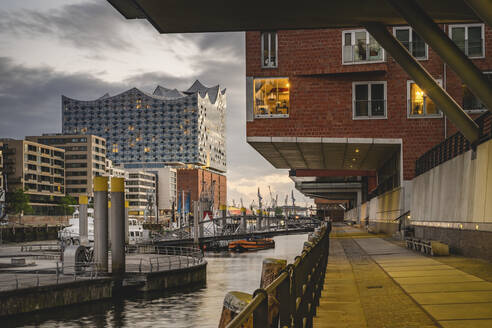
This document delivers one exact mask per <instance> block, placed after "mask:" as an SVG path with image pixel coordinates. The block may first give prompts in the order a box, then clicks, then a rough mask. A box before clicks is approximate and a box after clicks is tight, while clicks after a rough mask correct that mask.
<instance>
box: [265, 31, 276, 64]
mask: <svg viewBox="0 0 492 328" xmlns="http://www.w3.org/2000/svg"><path fill="white" fill-rule="evenodd" d="M277 45H278V43H277V32H263V33H261V67H270V68H274V67H277Z"/></svg>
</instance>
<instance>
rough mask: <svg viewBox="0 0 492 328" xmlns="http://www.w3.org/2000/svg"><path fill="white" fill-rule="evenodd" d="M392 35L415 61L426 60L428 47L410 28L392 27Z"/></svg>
mask: <svg viewBox="0 0 492 328" xmlns="http://www.w3.org/2000/svg"><path fill="white" fill-rule="evenodd" d="M393 34H394V35H395V37H396V38H397V39H398V41H400V42H401V43H402V44H403V45H404V46H405V48H407V49H408V51H409V52H410V53H411V54H412V56H414V57H415V58H417V59H427V53H428V47H427V44H425V42H424V40H422V38H421V37H420V36H419V35H418V34H417V33H416V32H415V31H414V30H413V29H412V28H411V27H408V26H407V27H394V28H393Z"/></svg>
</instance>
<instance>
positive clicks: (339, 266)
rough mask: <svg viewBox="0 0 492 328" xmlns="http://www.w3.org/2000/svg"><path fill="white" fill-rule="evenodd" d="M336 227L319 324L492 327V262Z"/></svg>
mask: <svg viewBox="0 0 492 328" xmlns="http://www.w3.org/2000/svg"><path fill="white" fill-rule="evenodd" d="M334 230H335V234H334V235H335V236H337V237H339V238H337V237H335V238H332V240H331V245H330V257H329V263H328V267H327V274H326V279H325V289H324V290H323V293H322V298H321V300H320V307H319V309H318V314H317V317H316V318H315V321H314V326H315V327H374V328H376V327H377V328H383V327H384V328H390V327H395V328H396V327H398V328H404V327H408V328H411V327H415V328H417V327H419V328H421V327H422V328H426V327H444V328H447V327H449V328H458V327H460V328H465V327H470V328H481V327H492V284H491V283H490V282H489V281H491V280H492V264H491V263H488V262H485V261H482V260H477V259H469V258H463V257H456V256H450V257H446V258H431V257H427V256H423V255H421V254H419V253H415V252H411V251H409V250H406V249H404V248H402V247H399V246H397V245H395V243H390V242H387V241H384V240H382V239H380V238H374V236H373V235H372V236H371V235H367V237H368V238H365V237H364V234H363V233H361V232H360V231H359V233H357V231H356V230H357V229H355V228H352V227H349V228H347V227H334ZM344 233H346V234H347V235H349V236H347V237H348V238H344V237H343V234H344ZM340 237H341V238H340ZM369 237H370V238H369Z"/></svg>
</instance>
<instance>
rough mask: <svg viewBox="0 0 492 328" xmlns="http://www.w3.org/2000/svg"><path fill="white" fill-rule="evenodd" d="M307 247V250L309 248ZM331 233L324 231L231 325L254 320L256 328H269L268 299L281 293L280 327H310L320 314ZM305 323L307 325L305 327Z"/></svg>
mask: <svg viewBox="0 0 492 328" xmlns="http://www.w3.org/2000/svg"><path fill="white" fill-rule="evenodd" d="M305 247H306V246H305ZM328 249H329V233H327V232H326V229H324V228H323V230H322V232H321V236H320V238H319V239H318V241H317V242H314V243H313V245H312V246H308V247H307V249H304V250H303V251H302V255H300V256H297V257H296V259H295V261H294V263H292V264H289V265H288V266H287V268H286V269H285V270H283V272H281V273H280V275H279V276H278V277H277V278H276V279H275V280H274V281H272V282H271V283H270V284H269V285H268V286H266V287H265V288H260V289H257V290H256V291H255V292H254V294H253V298H252V300H251V302H249V303H248V304H247V305H246V306H245V307H244V308H243V309H242V310H241V311H240V312H239V313H238V314H237V315H236V316H235V317H234V318H233V319H232V321H231V322H229V324H228V325H227V328H239V327H241V325H243V324H244V323H246V321H248V320H249V318H250V317H251V316H253V328H259V327H262V328H263V327H269V323H268V310H269V305H268V295H269V294H273V293H277V301H278V302H279V326H280V327H302V326H306V327H309V326H311V325H312V318H313V316H314V315H315V314H316V307H317V306H318V305H319V298H320V296H321V290H322V288H323V282H324V276H325V271H326V265H327V261H328ZM303 322H304V323H305V324H303Z"/></svg>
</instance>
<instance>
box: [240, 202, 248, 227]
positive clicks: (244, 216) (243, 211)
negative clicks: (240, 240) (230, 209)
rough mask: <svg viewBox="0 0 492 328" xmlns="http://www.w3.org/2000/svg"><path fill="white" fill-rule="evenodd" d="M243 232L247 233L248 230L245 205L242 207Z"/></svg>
mask: <svg viewBox="0 0 492 328" xmlns="http://www.w3.org/2000/svg"><path fill="white" fill-rule="evenodd" d="M240 226H241V229H240V230H241V232H242V233H246V232H247V227H246V209H245V208H244V207H241V223H240Z"/></svg>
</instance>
